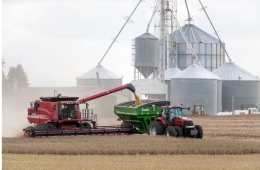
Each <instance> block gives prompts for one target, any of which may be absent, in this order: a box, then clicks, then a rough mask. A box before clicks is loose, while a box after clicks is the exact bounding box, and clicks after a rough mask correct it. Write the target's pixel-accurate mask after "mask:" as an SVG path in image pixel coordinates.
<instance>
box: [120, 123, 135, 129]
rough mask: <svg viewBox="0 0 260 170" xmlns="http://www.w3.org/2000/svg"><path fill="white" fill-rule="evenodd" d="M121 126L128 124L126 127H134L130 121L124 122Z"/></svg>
mask: <svg viewBox="0 0 260 170" xmlns="http://www.w3.org/2000/svg"><path fill="white" fill-rule="evenodd" d="M121 126H126V127H131V128H132V127H133V125H132V123H130V122H122V123H121Z"/></svg>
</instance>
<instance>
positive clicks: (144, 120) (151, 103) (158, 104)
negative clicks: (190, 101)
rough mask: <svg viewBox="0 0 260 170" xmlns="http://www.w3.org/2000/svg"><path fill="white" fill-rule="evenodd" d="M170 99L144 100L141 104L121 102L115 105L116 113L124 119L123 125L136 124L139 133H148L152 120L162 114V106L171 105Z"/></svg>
mask: <svg viewBox="0 0 260 170" xmlns="http://www.w3.org/2000/svg"><path fill="white" fill-rule="evenodd" d="M169 105H170V102H169V101H166V100H165V101H161V100H142V104H141V105H136V103H135V101H128V102H124V103H120V104H118V105H116V106H115V107H114V113H115V114H116V115H117V116H118V117H119V118H120V119H121V120H122V121H123V123H122V125H129V123H131V125H134V126H135V127H136V130H137V133H148V129H149V124H150V122H152V121H154V120H156V119H157V117H160V116H162V114H161V113H162V106H169Z"/></svg>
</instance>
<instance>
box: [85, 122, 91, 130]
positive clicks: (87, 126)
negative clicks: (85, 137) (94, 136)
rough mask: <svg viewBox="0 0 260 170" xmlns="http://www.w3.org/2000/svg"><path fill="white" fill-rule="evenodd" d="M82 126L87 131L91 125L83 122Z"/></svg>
mask: <svg viewBox="0 0 260 170" xmlns="http://www.w3.org/2000/svg"><path fill="white" fill-rule="evenodd" d="M83 126H84V128H87V129H89V128H92V126H91V124H90V123H88V122H84V123H83Z"/></svg>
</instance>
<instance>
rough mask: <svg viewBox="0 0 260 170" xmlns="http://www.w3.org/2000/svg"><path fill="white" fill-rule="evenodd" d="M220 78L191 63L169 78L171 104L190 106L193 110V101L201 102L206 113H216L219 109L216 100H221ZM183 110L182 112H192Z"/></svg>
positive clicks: (188, 113)
mask: <svg viewBox="0 0 260 170" xmlns="http://www.w3.org/2000/svg"><path fill="white" fill-rule="evenodd" d="M221 85H222V84H221V79H220V78H219V77H218V76H216V75H215V74H213V73H211V72H210V71H208V70H206V69H205V68H203V67H202V66H198V65H195V64H193V65H191V66H190V67H188V68H187V69H185V70H183V71H182V72H180V73H179V74H177V75H175V76H173V77H172V78H171V97H170V98H171V99H170V101H171V105H180V103H181V102H183V107H190V108H191V111H192V110H193V105H194V102H196V103H197V104H203V105H204V106H205V107H204V109H205V112H206V114H208V115H216V114H217V112H218V110H219V108H218V107H219V106H218V105H219V104H218V101H221V98H220V97H221V95H220V94H221V91H218V87H219V86H221ZM191 111H188V110H183V112H184V114H186V115H191V114H192V112H191Z"/></svg>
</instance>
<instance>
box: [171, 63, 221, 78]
mask: <svg viewBox="0 0 260 170" xmlns="http://www.w3.org/2000/svg"><path fill="white" fill-rule="evenodd" d="M172 79H212V80H220V78H219V77H218V76H216V75H215V74H213V73H212V72H210V71H208V70H207V69H205V68H204V67H202V66H198V65H196V64H193V65H191V66H189V67H188V68H186V69H185V70H183V71H182V72H180V73H178V74H176V75H175V76H173V77H172Z"/></svg>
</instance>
